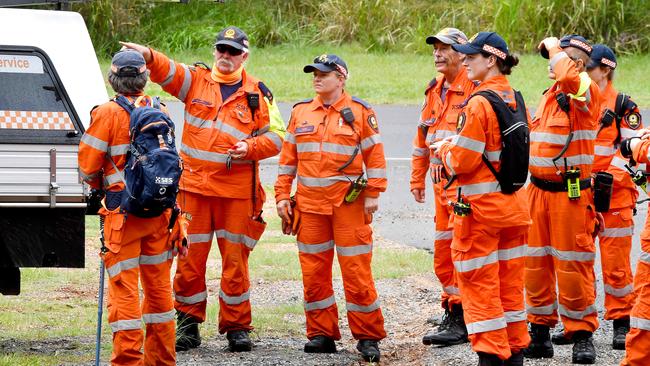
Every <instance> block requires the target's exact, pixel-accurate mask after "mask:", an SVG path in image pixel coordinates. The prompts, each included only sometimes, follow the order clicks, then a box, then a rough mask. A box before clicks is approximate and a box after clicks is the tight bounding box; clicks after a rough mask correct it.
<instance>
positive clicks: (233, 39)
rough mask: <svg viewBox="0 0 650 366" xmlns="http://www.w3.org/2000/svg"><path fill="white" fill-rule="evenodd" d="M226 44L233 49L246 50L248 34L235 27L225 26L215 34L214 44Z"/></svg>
mask: <svg viewBox="0 0 650 366" xmlns="http://www.w3.org/2000/svg"><path fill="white" fill-rule="evenodd" d="M218 45H226V46H230V47H233V48H235V49H238V50H241V51H244V52H248V36H247V35H246V33H244V31H243V30H241V29H239V28H237V27H234V26H232V27H227V28H225V29H223V30H222V31H221V32H219V33H218V34H217V39H216V41H215V43H214V46H215V47H216V46H218Z"/></svg>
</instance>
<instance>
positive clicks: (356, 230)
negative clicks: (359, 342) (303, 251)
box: [332, 200, 386, 340]
mask: <svg viewBox="0 0 650 366" xmlns="http://www.w3.org/2000/svg"><path fill="white" fill-rule="evenodd" d="M332 227H333V234H334V243H335V244H336V254H337V258H338V261H339V264H340V266H341V276H342V278H343V289H344V290H345V302H346V308H347V316H348V323H349V325H350V331H351V332H352V336H354V338H355V339H373V340H380V339H383V338H385V337H386V331H385V329H384V317H383V315H382V313H381V309H380V307H379V304H380V302H379V298H378V295H377V290H376V289H375V281H374V279H373V277H372V270H371V267H370V264H371V261H372V229H371V228H370V225H368V224H367V223H366V218H365V214H364V208H363V200H357V201H355V202H354V203H353V204H350V205H341V206H340V207H335V208H334V211H333V216H332Z"/></svg>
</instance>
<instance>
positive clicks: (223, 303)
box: [213, 198, 253, 333]
mask: <svg viewBox="0 0 650 366" xmlns="http://www.w3.org/2000/svg"><path fill="white" fill-rule="evenodd" d="M216 201H217V202H218V204H217V209H216V211H215V212H213V225H214V227H215V230H216V232H218V233H231V234H234V235H223V236H221V235H217V242H218V243H219V251H220V252H221V266H222V272H221V288H220V292H219V333H226V332H228V331H231V330H250V329H253V327H252V326H251V321H252V319H251V302H250V300H249V291H250V281H249V275H248V256H249V255H250V252H251V248H250V247H249V246H247V245H246V243H245V242H244V239H243V238H244V237H245V236H248V234H249V220H250V217H249V212H250V210H251V207H252V203H251V200H250V199H232V198H217V199H216Z"/></svg>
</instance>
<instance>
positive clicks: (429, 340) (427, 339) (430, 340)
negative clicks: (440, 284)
mask: <svg viewBox="0 0 650 366" xmlns="http://www.w3.org/2000/svg"><path fill="white" fill-rule="evenodd" d="M450 322H451V312H450V311H449V309H445V313H444V314H442V318H440V324H439V325H438V329H432V330H430V331H429V332H427V334H425V335H424V337H422V343H424V344H426V345H427V346H428V345H430V344H435V343H434V340H436V339H437V338H438V337H437V336H438V334H439V333H441V332H442V331H444V330H445V329H447V328H448V327H449V323H450Z"/></svg>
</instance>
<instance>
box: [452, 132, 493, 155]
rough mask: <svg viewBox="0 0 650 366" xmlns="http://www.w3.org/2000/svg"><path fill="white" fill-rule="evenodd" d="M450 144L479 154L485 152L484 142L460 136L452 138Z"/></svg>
mask: <svg viewBox="0 0 650 366" xmlns="http://www.w3.org/2000/svg"><path fill="white" fill-rule="evenodd" d="M451 143H452V145H455V146H459V147H462V148H464V149H467V150H471V151H474V152H477V153H479V154H483V151H484V150H485V143H484V142H482V141H478V140H474V139H471V138H469V137H465V136H461V135H456V136H454V137H453V139H452V140H451Z"/></svg>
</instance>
